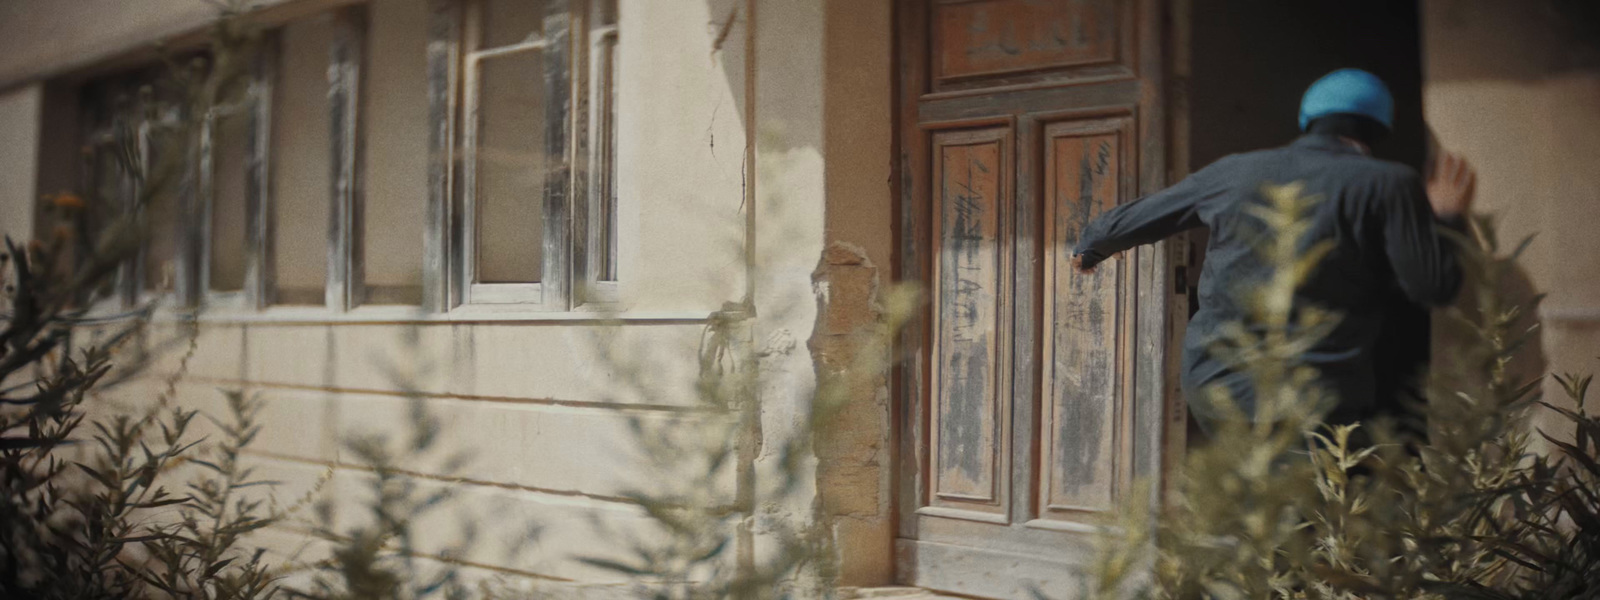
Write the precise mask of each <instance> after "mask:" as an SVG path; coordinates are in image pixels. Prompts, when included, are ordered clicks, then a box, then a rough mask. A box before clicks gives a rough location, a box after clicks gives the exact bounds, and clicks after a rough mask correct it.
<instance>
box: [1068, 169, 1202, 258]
mask: <svg viewBox="0 0 1600 600" xmlns="http://www.w3.org/2000/svg"><path fill="white" fill-rule="evenodd" d="M1212 168H1214V166H1213V167H1207V168H1206V169H1202V170H1201V171H1200V172H1198V173H1195V174H1193V175H1190V176H1189V177H1187V178H1185V179H1184V180H1183V181H1180V182H1178V184H1177V185H1174V186H1172V187H1169V188H1167V189H1164V190H1161V191H1159V192H1156V193H1154V194H1151V195H1149V196H1145V197H1143V198H1140V199H1138V200H1135V201H1133V202H1129V203H1127V204H1123V205H1121V206H1118V207H1116V208H1113V209H1111V210H1108V211H1106V212H1105V213H1103V214H1101V215H1100V216H1099V217H1098V218H1096V219H1095V220H1094V221H1093V222H1091V223H1089V225H1088V226H1087V227H1084V228H1083V234H1082V235H1081V236H1079V238H1078V245H1077V247H1076V248H1074V249H1073V257H1072V265H1073V267H1074V268H1076V269H1078V270H1079V271H1083V272H1090V271H1093V270H1094V268H1095V266H1096V265H1098V264H1100V263H1101V262H1102V261H1104V260H1106V259H1107V258H1110V257H1112V256H1115V255H1116V254H1117V253H1119V252H1122V251H1124V250H1127V249H1129V248H1132V247H1134V246H1139V245H1142V244H1150V243H1154V242H1158V241H1161V240H1162V239H1165V238H1167V237H1169V236H1171V235H1173V234H1175V233H1178V232H1180V231H1183V230H1186V229H1192V228H1194V227H1197V226H1199V225H1200V213H1199V211H1198V210H1196V207H1197V206H1198V205H1199V203H1200V201H1201V200H1202V199H1205V198H1206V197H1208V196H1210V195H1212V194H1214V193H1216V190H1213V189H1211V187H1212V186H1210V185H1209V183H1208V182H1209V180H1210V179H1211V177H1210V176H1209V174H1208V173H1207V172H1208V171H1210V170H1212Z"/></svg>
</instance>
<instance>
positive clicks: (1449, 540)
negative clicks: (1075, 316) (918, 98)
mask: <svg viewBox="0 0 1600 600" xmlns="http://www.w3.org/2000/svg"><path fill="white" fill-rule="evenodd" d="M1300 191H1301V190H1300V188H1299V187H1298V186H1296V185H1293V184H1291V185H1287V186H1267V187H1265V188H1263V196H1264V197H1265V198H1266V200H1267V202H1266V203H1265V204H1263V205H1261V206H1259V207H1257V210H1256V211H1254V214H1255V216H1257V217H1258V218H1260V219H1261V220H1262V221H1263V222H1264V223H1265V225H1266V235H1265V236H1264V237H1263V243H1262V244H1261V248H1260V251H1261V252H1262V255H1263V259H1264V260H1266V261H1268V262H1269V264H1273V265H1277V266H1278V268H1277V269H1276V273H1275V276H1274V277H1273V278H1272V279H1271V280H1270V281H1269V282H1267V283H1266V284H1265V285H1263V286H1261V287H1259V288H1258V289H1255V290H1250V291H1249V293H1250V294H1251V296H1249V297H1248V300H1249V303H1248V304H1247V306H1250V307H1251V308H1252V311H1253V312H1252V314H1251V316H1250V318H1251V320H1252V321H1253V323H1255V324H1260V327H1259V328H1255V329H1247V328H1245V327H1243V326H1239V327H1235V328H1234V329H1233V330H1232V331H1231V332H1230V338H1229V340H1228V342H1227V343H1226V344H1223V345H1222V346H1221V347H1219V348H1218V349H1217V351H1218V352H1219V353H1220V355H1221V356H1224V357H1227V358H1228V359H1230V360H1232V361H1234V363H1235V364H1237V365H1239V366H1240V367H1239V368H1241V369H1242V370H1244V371H1245V372H1247V373H1248V374H1249V376H1250V377H1251V379H1252V381H1253V382H1254V383H1255V385H1256V388H1257V390H1258V400H1257V404H1258V411H1259V412H1258V413H1257V415H1256V417H1257V418H1256V419H1255V420H1254V421H1251V420H1249V419H1245V418H1242V417H1243V415H1242V414H1238V415H1236V416H1237V417H1240V418H1236V419H1229V420H1225V421H1224V422H1222V423H1220V424H1219V431H1218V432H1217V433H1216V435H1214V436H1213V439H1212V441H1211V442H1210V443H1208V444H1207V445H1205V446H1203V447H1201V448H1198V449H1196V450H1194V451H1192V452H1191V453H1190V454H1189V456H1188V457H1187V460H1186V461H1185V463H1184V464H1183V465H1182V466H1181V471H1180V473H1179V474H1178V477H1177V481H1176V482H1175V483H1174V488H1173V489H1172V490H1171V496H1170V498H1169V502H1168V505H1167V506H1163V507H1160V508H1158V509H1153V508H1152V507H1149V506H1134V507H1128V510H1126V511H1125V512H1124V513H1123V514H1122V515H1121V517H1120V520H1119V522H1118V523H1117V527H1114V528H1112V531H1114V532H1116V533H1115V534H1113V535H1107V536H1104V537H1103V539H1102V546H1103V547H1102V552H1101V553H1100V555H1099V560H1098V562H1097V564H1096V565H1095V566H1096V569H1095V574H1094V577H1093V579H1092V580H1091V581H1089V582H1087V583H1088V585H1089V586H1090V589H1089V590H1088V591H1089V592H1090V595H1093V596H1096V597H1116V598H1121V597H1130V596H1131V597H1150V598H1262V599H1267V598H1272V599H1279V598H1282V599H1300V598H1310V599H1354V598H1495V599H1514V598H1516V599H1520V598H1594V597H1597V596H1600V552H1597V550H1600V492H1596V489H1597V487H1596V486H1597V483H1600V464H1597V457H1600V451H1597V448H1596V440H1597V439H1600V438H1597V437H1596V435H1597V433H1600V418H1597V417H1596V415H1592V414H1589V413H1588V412H1587V409H1586V408H1584V400H1585V398H1584V396H1585V393H1586V388H1587V386H1588V382H1589V379H1588V378H1587V377H1575V376H1566V377H1563V378H1560V381H1561V382H1562V384H1563V385H1564V386H1565V388H1566V390H1567V392H1568V395H1569V396H1571V399H1572V400H1573V401H1574V402H1575V403H1576V406H1577V408H1576V409H1567V408H1563V407H1558V406H1554V405H1551V404H1546V406H1548V407H1549V408H1550V409H1552V410H1555V411H1557V412H1559V413H1560V414H1562V415H1564V416H1565V417H1566V419H1567V420H1568V421H1570V422H1572V423H1573V424H1574V425H1575V426H1576V438H1573V439H1572V441H1567V440H1566V439H1565V435H1564V432H1539V435H1541V436H1543V437H1544V438H1546V439H1547V440H1549V442H1550V443H1551V444H1553V445H1554V446H1555V448H1556V449H1557V451H1556V452H1555V453H1554V454H1552V455H1544V454H1539V453H1536V452H1532V451H1530V444H1529V441H1530V432H1529V428H1528V426H1527V414H1528V412H1529V410H1530V408H1532V407H1533V406H1534V405H1535V403H1537V402H1539V401H1538V398H1537V391H1536V390H1537V388H1538V385H1539V381H1537V380H1534V381H1521V380H1519V379H1518V378H1517V377H1516V376H1515V374H1513V373H1512V372H1511V370H1510V369H1508V368H1507V367H1508V365H1509V363H1510V361H1511V359H1512V357H1513V356H1514V355H1515V354H1516V353H1517V352H1518V351H1519V350H1521V349H1522V347H1523V345H1524V344H1525V343H1526V342H1528V340H1529V339H1530V337H1531V336H1532V335H1533V330H1532V329H1528V328H1523V327H1521V326H1520V325H1519V323H1521V322H1522V316H1523V314H1524V313H1523V308H1521V307H1517V306H1511V305H1508V303H1507V302H1505V301H1504V299H1503V298H1502V297H1501V295H1500V293H1499V290H1500V289H1502V286H1501V283H1502V281H1503V280H1504V278H1506V277H1508V276H1509V275H1510V273H1511V271H1512V269H1513V265H1514V261H1515V260H1516V257H1517V255H1519V254H1520V253H1521V251H1522V250H1523V249H1524V248H1526V246H1527V242H1524V243H1523V244H1522V245H1520V246H1519V247H1518V248H1516V249H1515V250H1514V251H1512V252H1511V253H1509V255H1504V256H1502V255H1500V254H1499V247H1498V240H1497V239H1496V236H1495V234H1494V228H1493V224H1492V223H1491V222H1490V221H1489V220H1487V219H1483V220H1479V221H1478V222H1477V223H1476V226H1477V233H1478V235H1477V236H1476V239H1472V240H1467V239H1463V240H1462V246H1463V251H1462V253H1461V254H1462V256H1463V265H1464V268H1465V269H1466V270H1467V271H1468V272H1469V277H1468V278H1467V280H1468V281H1470V282H1473V287H1472V288H1471V289H1468V290H1465V291H1464V292H1465V293H1469V294H1473V295H1474V298H1473V300H1475V303H1474V305H1473V306H1474V308H1473V309H1471V310H1462V309H1452V310H1451V311H1449V315H1448V316H1449V317H1450V318H1452V319H1456V320H1459V321H1461V322H1462V323H1463V324H1465V325H1466V329H1467V330H1469V331H1471V332H1472V334H1473V339H1472V340H1471V343H1469V344H1464V345H1462V346H1459V347H1454V348H1451V349H1450V354H1449V355H1447V356H1445V357H1443V360H1442V361H1440V362H1441V368H1439V369H1438V370H1437V373H1438V375H1436V376H1435V377H1433V378H1432V380H1431V381H1430V383H1429V388H1428V393H1427V402H1426V404H1425V405H1424V406H1423V407H1421V412H1422V414H1423V415H1424V416H1425V418H1426V422H1427V427H1426V432H1427V433H1426V435H1425V436H1422V439H1418V436H1416V435H1412V434H1409V433H1407V432H1409V431H1413V430H1414V429H1412V428H1405V427H1400V426H1398V424H1396V423H1393V422H1385V421H1377V422H1369V423H1365V424H1363V425H1360V426H1357V425H1349V426H1338V427H1332V426H1326V425H1323V424H1322V422H1321V420H1320V418H1321V416H1322V414H1323V413H1322V411H1323V410H1324V409H1325V407H1326V404H1325V402H1326V399H1327V397H1326V395H1325V392H1323V391H1322V390H1319V389H1317V388H1316V386H1315V384H1314V383H1313V382H1314V377H1313V375H1314V373H1312V372H1311V371H1310V368H1309V367H1308V366H1306V365H1305V364H1303V363H1302V362H1301V361H1300V360H1299V357H1300V356H1301V354H1302V353H1303V352H1304V350H1305V349H1306V348H1307V347H1308V346H1309V345H1310V344H1311V343H1313V342H1315V341H1316V339H1318V337H1319V336H1321V335H1322V334H1323V333H1324V332H1326V331H1327V329H1328V327H1330V326H1331V324H1332V323H1333V319H1335V318H1337V317H1336V316H1335V315H1331V314H1328V313H1326V312H1323V311H1319V310H1316V309H1311V310H1303V311H1300V312H1299V313H1298V314H1295V313H1292V312H1291V311H1290V308H1289V306H1290V302H1289V300H1290V298H1291V297H1292V294H1293V292H1294V290H1295V289H1296V287H1297V286H1298V285H1299V284H1300V283H1301V282H1302V281H1304V279H1305V278H1306V277H1307V276H1308V275H1309V273H1310V272H1311V270H1312V269H1315V268H1316V261H1317V259H1318V257H1319V256H1320V254H1321V253H1322V252H1325V251H1326V250H1325V249H1324V248H1322V247H1320V246H1313V247H1311V248H1310V249H1309V250H1302V246H1301V243H1300V240H1301V237H1302V235H1303V233H1304V231H1305V222H1304V218H1303V215H1304V214H1305V213H1306V212H1307V211H1308V210H1309V209H1310V207H1311V206H1312V205H1313V204H1314V203H1315V202H1317V201H1318V200H1317V199H1316V198H1314V197H1311V198H1308V197H1303V196H1302V195H1301V193H1300ZM1214 400H1215V401H1216V402H1217V403H1218V405H1219V406H1231V403H1230V402H1229V401H1228V398H1227V397H1226V396H1224V395H1220V394H1219V395H1217V396H1215V397H1214ZM1358 440H1360V441H1358Z"/></svg>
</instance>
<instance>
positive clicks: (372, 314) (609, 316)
mask: <svg viewBox="0 0 1600 600" xmlns="http://www.w3.org/2000/svg"><path fill="white" fill-rule="evenodd" d="M715 313H716V311H712V310H660V311H619V312H601V311H585V310H575V311H537V310H529V309H527V308H522V307H489V306H463V307H458V308H455V309H452V310H450V311H447V312H426V311H424V310H422V309H420V308H417V307H414V306H362V307H358V308H355V309H352V310H350V311H348V312H337V311H333V310H329V309H327V308H324V307H321V306H274V307H270V308H267V309H265V310H261V311H251V310H240V309H218V310H201V311H200V312H199V313H197V314H194V315H189V314H185V313H182V312H178V311H174V310H170V309H168V310H158V311H156V312H155V314H154V315H153V320H154V321H155V322H157V323H179V322H186V321H190V320H198V321H199V322H201V323H208V324H266V325H340V324H405V325H439V324H452V323H527V324H540V323H547V324H571V323H594V324H604V323H627V324H635V325H647V324H656V325H694V324H703V323H705V322H707V321H709V320H711V317H712V315H714V314H715ZM130 316H131V315H130Z"/></svg>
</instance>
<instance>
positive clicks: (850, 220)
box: [811, 0, 895, 586]
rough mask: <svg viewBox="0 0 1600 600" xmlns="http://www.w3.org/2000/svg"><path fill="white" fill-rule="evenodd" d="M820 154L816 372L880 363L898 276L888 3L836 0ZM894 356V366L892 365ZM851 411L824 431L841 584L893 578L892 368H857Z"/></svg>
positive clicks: (821, 488)
mask: <svg viewBox="0 0 1600 600" xmlns="http://www.w3.org/2000/svg"><path fill="white" fill-rule="evenodd" d="M825 4H826V6H827V9H828V14H827V21H826V24H825V36H826V43H825V47H824V49H823V52H824V55H825V57H826V60H827V74H826V81H827V86H826V89H825V90H824V95H825V98H826V104H825V106H824V107H823V114H824V118H825V121H826V124H825V126H824V128H823V152H824V159H825V161H826V163H827V177H826V186H827V232H826V233H827V236H826V237H827V241H828V243H829V246H828V250H827V251H826V252H824V253H823V256H822V258H821V260H820V261H818V262H817V266H816V268H817V271H816V274H815V275H814V278H815V282H816V286H817V294H818V297H819V307H820V308H821V310H823V311H824V313H823V314H822V315H821V317H820V319H819V320H818V324H817V329H816V331H815V332H814V333H813V337H812V338H811V350H812V353H813V355H814V356H815V357H816V361H817V368H818V369H819V370H830V369H844V368H847V367H853V368H854V369H855V370H858V371H859V370H860V369H861V368H862V365H867V364H873V359H874V358H875V357H871V356H861V353H862V352H863V351H872V350H873V349H871V348H861V347H860V346H861V344H862V336H866V335H873V334H874V333H880V332H881V329H880V328H881V327H882V325H883V320H884V319H885V317H886V315H885V314H884V313H883V312H882V311H883V306H882V303H883V301H884V298H883V295H884V292H885V291H886V290H887V287H886V286H888V285H889V284H890V283H891V281H892V279H893V270H892V266H891V265H893V264H894V263H893V262H892V261H893V258H892V257H893V255H894V236H893V234H892V232H893V227H892V225H891V223H892V220H893V216H894V201H893V200H894V199H893V195H892V191H891V189H890V180H891V179H892V177H893V174H894V167H893V165H894V164H895V160H894V156H893V153H892V149H891V148H892V147H893V141H894V129H893V123H894V98H893V95H892V89H893V88H892V84H893V82H894V79H895V71H894V68H893V43H894V20H893V2H892V1H891V0H829V1H828V2H826V3H825ZM885 364H886V363H885ZM853 378H854V379H858V381H857V382H855V383H854V385H852V386H851V387H849V388H848V391H847V392H846V395H847V396H848V397H847V398H845V399H844V402H845V403H846V404H845V406H846V408H845V409H844V410H842V411H840V413H839V414H838V415H837V416H836V418H834V419H833V420H832V421H830V422H828V423H825V424H824V425H823V426H822V427H821V428H820V429H821V431H819V432H818V434H819V437H818V442H817V454H818V459H819V461H820V465H819V472H818V476H817V482H818V493H819V494H820V495H821V501H822V506H823V509H824V511H825V512H826V514H827V515H829V518H831V519H832V522H831V523H830V525H831V528H832V532H833V534H834V538H835V541H836V542H837V543H838V544H839V548H840V561H841V565H840V567H841V570H840V580H841V583H843V584H845V585H853V586H860V585H887V584H889V583H891V582H892V581H893V579H894V552H893V544H894V518H893V510H892V506H893V498H894V490H893V487H892V486H893V482H894V481H895V479H894V467H895V463H894V461H893V456H894V452H893V448H894V444H893V442H892V440H893V439H894V438H893V436H892V435H891V426H892V425H891V424H892V423H893V420H892V418H893V417H892V416H893V414H894V413H893V411H892V410H891V406H890V402H891V396H890V390H889V385H888V383H889V377H888V373H887V372H884V373H877V374H868V373H857V374H856V377H853Z"/></svg>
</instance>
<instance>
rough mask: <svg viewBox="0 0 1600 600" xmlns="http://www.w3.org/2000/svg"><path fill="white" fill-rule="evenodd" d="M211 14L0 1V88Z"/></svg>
mask: <svg viewBox="0 0 1600 600" xmlns="http://www.w3.org/2000/svg"><path fill="white" fill-rule="evenodd" d="M313 1H314V2H317V3H321V4H332V3H333V1H331V0H313ZM282 3H283V0H252V1H250V2H249V4H251V5H255V6H266V5H276V4H282ZM45 7H48V9H47V10H45V9H44V8H45ZM215 15H216V8H215V4H214V3H210V2H204V1H201V0H49V1H48V2H28V1H20V2H0V40H5V42H4V47H5V50H6V51H5V52H0V89H3V88H6V87H10V86H12V85H14V84H17V83H19V82H24V81H29V80H35V79H40V78H43V77H47V76H54V75H56V74H59V73H61V72H63V71H66V70H71V69H76V68H80V67H85V66H89V65H93V64H95V63H98V62H102V61H105V60H107V59H110V58H113V57H116V56H118V55H121V54H124V53H126V52H129V51H132V50H136V49H149V48H150V47H151V46H152V44H154V43H155V42H157V41H158V40H160V39H162V38H166V37H169V36H175V35H180V34H184V33H188V32H191V31H193V30H195V29H197V28H199V27H203V26H204V25H205V24H206V23H207V22H209V21H210V20H211V19H213V18H215Z"/></svg>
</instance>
